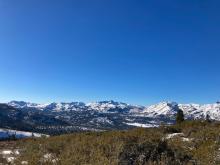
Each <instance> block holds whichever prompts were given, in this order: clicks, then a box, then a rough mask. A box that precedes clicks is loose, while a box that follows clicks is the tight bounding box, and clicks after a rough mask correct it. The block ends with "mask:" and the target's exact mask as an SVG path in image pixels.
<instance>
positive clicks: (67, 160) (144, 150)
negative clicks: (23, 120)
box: [1, 121, 220, 165]
mask: <svg viewBox="0 0 220 165" xmlns="http://www.w3.org/2000/svg"><path fill="white" fill-rule="evenodd" d="M219 132H220V123H218V122H213V123H209V122H206V121H186V122H184V123H182V124H180V125H174V126H160V127H159V128H145V129H144V128H138V129H133V130H129V131H107V132H90V133H89V132H87V133H75V134H69V135H62V136H54V137H49V138H39V139H26V140H19V141H17V142H16V143H13V144H10V145H8V146H7V145H5V146H1V147H2V148H1V149H3V151H5V152H3V151H2V153H5V154H2V158H1V159H2V161H10V162H11V163H12V162H14V163H15V164H31V165H35V164H36V165H38V164H43V165H44V164H45V165H49V164H51V165H52V164H59V165H81V164H89V165H104V164H105V165H196V164H199V165H207V164H210V165H217V164H220V151H219V149H220V135H219ZM6 144H7V142H6ZM12 146H13V147H12ZM7 147H9V148H11V149H10V150H7V149H8V148H7ZM6 151H7V152H6ZM17 152H19V154H16V153H17ZM9 155H10V156H9ZM9 158H10V159H9ZM6 159H7V160H6ZM12 164H13V163H12Z"/></svg>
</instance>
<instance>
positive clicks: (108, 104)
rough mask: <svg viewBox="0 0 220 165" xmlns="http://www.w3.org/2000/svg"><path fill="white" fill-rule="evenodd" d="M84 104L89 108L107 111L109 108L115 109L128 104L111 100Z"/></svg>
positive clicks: (122, 107)
mask: <svg viewBox="0 0 220 165" xmlns="http://www.w3.org/2000/svg"><path fill="white" fill-rule="evenodd" d="M86 106H87V107H88V108H89V109H91V110H96V111H108V110H110V109H116V108H119V109H125V108H126V107H128V106H129V105H128V104H125V103H121V102H115V101H112V100H111V101H100V102H93V103H88V104H86Z"/></svg>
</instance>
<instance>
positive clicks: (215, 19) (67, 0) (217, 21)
mask: <svg viewBox="0 0 220 165" xmlns="http://www.w3.org/2000/svg"><path fill="white" fill-rule="evenodd" d="M219 8H220V1H218V0H211V1H208V0H166V1H164V0H158V1H155V0H111V1H107V0H93V1H91V0H80V1H79V0H31V1H30V0H19V1H15V0H0V76H1V78H0V102H6V101H10V100H25V101H33V102H40V103H45V102H53V101H67V102H69V101H84V102H90V101H100V100H116V101H123V102H127V103H132V104H142V105H149V104H153V103H157V102H159V101H164V100H172V101H177V102H181V103H188V102H196V103H212V102H215V101H217V100H218V99H220V95H219V94H220V46H219V45H220V10H219Z"/></svg>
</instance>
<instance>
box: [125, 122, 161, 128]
mask: <svg viewBox="0 0 220 165" xmlns="http://www.w3.org/2000/svg"><path fill="white" fill-rule="evenodd" d="M125 124H127V125H130V126H135V127H142V128H152V127H159V125H156V124H150V123H148V124H141V123H125Z"/></svg>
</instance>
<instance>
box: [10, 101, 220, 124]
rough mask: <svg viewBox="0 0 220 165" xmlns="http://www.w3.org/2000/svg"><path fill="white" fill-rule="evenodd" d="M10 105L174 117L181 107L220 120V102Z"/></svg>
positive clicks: (193, 114)
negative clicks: (202, 103) (142, 104)
mask: <svg viewBox="0 0 220 165" xmlns="http://www.w3.org/2000/svg"><path fill="white" fill-rule="evenodd" d="M8 105H10V106H12V107H15V108H18V109H29V110H32V109H34V110H41V111H47V112H60V113H61V112H68V111H96V112H98V113H127V114H130V115H140V116H145V117H149V118H160V117H167V118H173V117H174V116H175V115H176V113H177V111H178V110H179V109H181V110H183V112H184V114H185V117H186V118H188V119H204V118H205V117H206V116H207V115H209V116H210V118H211V119H214V120H220V102H216V103H214V104H204V105H199V104H178V103H176V102H160V103H158V104H155V105H151V106H148V107H142V106H134V105H129V104H126V103H122V102H115V101H112V100H110V101H100V102H93V103H88V104H85V103H83V102H70V103H65V102H61V103H50V104H36V103H30V102H24V101H11V102H9V103H8Z"/></svg>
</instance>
